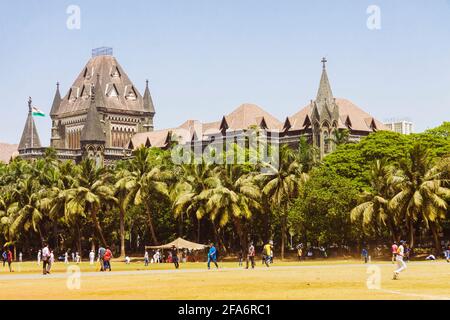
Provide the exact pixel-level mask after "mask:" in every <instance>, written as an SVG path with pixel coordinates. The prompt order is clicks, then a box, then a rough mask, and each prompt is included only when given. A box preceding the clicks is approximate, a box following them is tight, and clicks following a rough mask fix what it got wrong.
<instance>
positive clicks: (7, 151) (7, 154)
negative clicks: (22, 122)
mask: <svg viewBox="0 0 450 320" xmlns="http://www.w3.org/2000/svg"><path fill="white" fill-rule="evenodd" d="M17 147H18V145H17V144H9V143H1V142H0V161H2V162H4V163H8V162H9V161H10V160H11V159H12V158H15V157H16V156H17V155H18V152H17Z"/></svg>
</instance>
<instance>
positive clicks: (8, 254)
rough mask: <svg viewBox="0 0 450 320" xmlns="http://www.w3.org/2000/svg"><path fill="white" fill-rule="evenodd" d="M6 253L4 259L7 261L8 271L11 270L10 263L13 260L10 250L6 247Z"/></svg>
mask: <svg viewBox="0 0 450 320" xmlns="http://www.w3.org/2000/svg"><path fill="white" fill-rule="evenodd" d="M6 255H7V257H6V259H7V261H8V267H9V272H13V270H12V267H11V264H12V261H13V254H12V252H11V250H9V249H8V251H7V252H6Z"/></svg>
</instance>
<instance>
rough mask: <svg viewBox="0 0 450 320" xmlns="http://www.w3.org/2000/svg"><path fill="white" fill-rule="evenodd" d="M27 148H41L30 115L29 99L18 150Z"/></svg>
mask: <svg viewBox="0 0 450 320" xmlns="http://www.w3.org/2000/svg"><path fill="white" fill-rule="evenodd" d="M28 148H41V141H40V139H39V135H38V132H37V130H36V124H35V123H34V119H33V115H32V113H31V98H30V100H28V116H27V120H26V121H25V127H24V128H23V132H22V137H21V138H20V142H19V146H18V150H24V149H28Z"/></svg>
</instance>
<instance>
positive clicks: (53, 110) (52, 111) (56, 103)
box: [50, 82, 61, 116]
mask: <svg viewBox="0 0 450 320" xmlns="http://www.w3.org/2000/svg"><path fill="white" fill-rule="evenodd" d="M60 104H61V94H60V93H59V82H57V83H56V92H55V97H54V98H53V103H52V108H51V109H50V116H55V115H56V114H57V113H58V109H59V105H60Z"/></svg>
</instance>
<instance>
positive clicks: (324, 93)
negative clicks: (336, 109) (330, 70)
mask: <svg viewBox="0 0 450 320" xmlns="http://www.w3.org/2000/svg"><path fill="white" fill-rule="evenodd" d="M321 62H322V76H321V78H320V84H319V90H318V91H317V97H316V102H318V103H320V102H325V101H327V102H328V103H331V102H332V101H333V92H332V91H331V86H330V82H329V81H328V75H327V69H326V66H325V64H326V63H327V59H326V58H322V61H321Z"/></svg>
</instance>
